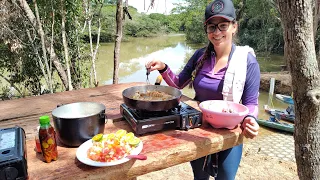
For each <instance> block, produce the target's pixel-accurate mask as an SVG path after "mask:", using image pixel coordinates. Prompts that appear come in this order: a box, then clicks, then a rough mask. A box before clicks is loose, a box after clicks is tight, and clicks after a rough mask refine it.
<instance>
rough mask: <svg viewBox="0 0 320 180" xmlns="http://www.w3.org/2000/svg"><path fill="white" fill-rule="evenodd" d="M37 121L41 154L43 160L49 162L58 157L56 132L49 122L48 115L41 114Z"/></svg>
mask: <svg viewBox="0 0 320 180" xmlns="http://www.w3.org/2000/svg"><path fill="white" fill-rule="evenodd" d="M39 122H40V129H39V140H40V145H41V150H42V155H43V157H44V160H45V162H47V163H50V162H51V161H52V160H57V158H58V151H57V142H56V133H55V131H54V129H53V127H52V126H51V124H50V117H49V116H41V117H40V119H39Z"/></svg>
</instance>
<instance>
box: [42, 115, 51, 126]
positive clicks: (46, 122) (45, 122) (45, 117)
mask: <svg viewBox="0 0 320 180" xmlns="http://www.w3.org/2000/svg"><path fill="white" fill-rule="evenodd" d="M39 122H40V124H41V125H46V124H49V123H50V117H49V116H47V115H45V116H41V117H40V118H39Z"/></svg>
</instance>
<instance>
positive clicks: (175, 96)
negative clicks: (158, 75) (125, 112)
mask: <svg viewBox="0 0 320 180" xmlns="http://www.w3.org/2000/svg"><path fill="white" fill-rule="evenodd" d="M154 90H155V91H160V92H164V93H167V94H169V95H171V96H172V99H168V100H160V101H146V100H136V99H133V96H134V94H135V93H136V92H137V91H138V92H140V93H146V92H147V91H154ZM181 95H182V93H181V91H180V90H179V89H177V88H174V87H170V86H162V85H145V86H133V87H130V88H127V89H125V90H124V91H123V92H122V98H123V101H124V103H125V104H126V105H127V106H128V107H130V108H132V109H137V110H142V111H166V110H169V109H172V108H174V107H177V106H178V105H179V103H180V99H181Z"/></svg>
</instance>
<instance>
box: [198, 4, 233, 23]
mask: <svg viewBox="0 0 320 180" xmlns="http://www.w3.org/2000/svg"><path fill="white" fill-rule="evenodd" d="M214 17H222V18H225V19H227V20H229V21H233V20H235V19H236V11H235V9H234V6H233V2H232V0H214V1H213V2H211V3H210V4H209V5H208V6H207V8H206V12H205V22H204V24H207V22H208V21H209V20H210V19H211V18H214Z"/></svg>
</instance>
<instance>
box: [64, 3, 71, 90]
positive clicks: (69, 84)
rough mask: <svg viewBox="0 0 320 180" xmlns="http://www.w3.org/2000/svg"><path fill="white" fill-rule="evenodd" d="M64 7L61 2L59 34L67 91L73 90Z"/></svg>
mask: <svg viewBox="0 0 320 180" xmlns="http://www.w3.org/2000/svg"><path fill="white" fill-rule="evenodd" d="M64 7H65V1H64V0H61V16H62V17H61V18H62V19H61V34H62V43H63V50H64V59H65V61H66V66H67V76H68V88H69V91H71V90H72V89H73V87H72V83H71V82H72V79H71V73H70V64H69V49H68V42H67V36H66V9H65V8H64Z"/></svg>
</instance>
